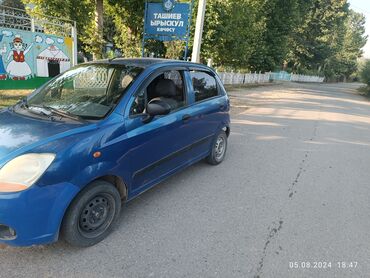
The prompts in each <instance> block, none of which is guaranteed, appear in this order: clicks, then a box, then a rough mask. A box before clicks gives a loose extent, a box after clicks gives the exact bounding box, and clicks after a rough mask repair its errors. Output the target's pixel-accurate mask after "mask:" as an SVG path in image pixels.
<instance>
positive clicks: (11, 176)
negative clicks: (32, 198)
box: [0, 153, 55, 192]
mask: <svg viewBox="0 0 370 278" xmlns="http://www.w3.org/2000/svg"><path fill="white" fill-rule="evenodd" d="M54 159H55V154H49V153H44V154H37V153H30V154H25V155H21V156H18V157H16V158H14V159H13V160H11V161H9V162H8V163H7V164H5V165H4V167H3V168H1V169H0V192H18V191H22V190H26V189H27V188H29V187H30V186H31V185H33V184H34V183H35V182H36V181H37V180H38V179H39V178H40V177H41V176H42V175H43V174H44V172H45V171H46V169H47V168H48V167H49V166H50V164H51V163H52V162H53V160H54Z"/></svg>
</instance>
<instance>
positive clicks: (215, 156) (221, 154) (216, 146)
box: [207, 131, 227, 165]
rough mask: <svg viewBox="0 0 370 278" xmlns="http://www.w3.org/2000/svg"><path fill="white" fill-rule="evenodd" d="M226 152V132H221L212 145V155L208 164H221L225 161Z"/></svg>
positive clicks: (208, 159) (208, 158)
mask: <svg viewBox="0 0 370 278" xmlns="http://www.w3.org/2000/svg"><path fill="white" fill-rule="evenodd" d="M220 148H222V149H220ZM226 151H227V135H226V133H225V131H221V132H220V133H219V134H218V135H217V137H216V138H215V140H214V141H213V143H212V147H211V153H210V154H209V156H208V157H207V162H208V163H209V164H211V165H218V164H220V163H221V162H222V161H223V160H224V159H225V155H226Z"/></svg>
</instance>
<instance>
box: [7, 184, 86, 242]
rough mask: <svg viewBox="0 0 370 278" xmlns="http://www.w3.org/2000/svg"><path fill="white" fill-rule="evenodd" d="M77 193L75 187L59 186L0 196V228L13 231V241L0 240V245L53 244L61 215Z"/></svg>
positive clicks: (68, 185)
mask: <svg viewBox="0 0 370 278" xmlns="http://www.w3.org/2000/svg"><path fill="white" fill-rule="evenodd" d="M78 192H79V187H77V186H75V185H73V184H70V183H60V184H55V185H49V186H45V187H38V186H32V187H31V188H30V189H28V190H25V191H22V192H17V193H0V225H5V226H8V227H11V228H12V229H14V230H15V232H16V236H15V238H13V239H9V240H4V239H0V243H5V244H8V245H13V246H30V245H34V244H47V243H52V242H54V241H57V240H58V236H59V228H60V225H61V222H62V220H63V216H64V213H65V211H66V209H67V208H68V206H69V204H70V203H71V201H72V200H73V198H74V197H75V196H76V195H77V193H78Z"/></svg>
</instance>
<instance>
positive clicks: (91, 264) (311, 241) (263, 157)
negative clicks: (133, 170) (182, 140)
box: [0, 84, 370, 278]
mask: <svg viewBox="0 0 370 278" xmlns="http://www.w3.org/2000/svg"><path fill="white" fill-rule="evenodd" d="M356 86H357V85H343V84H342V85H340V84H331V85H314V84H284V85H275V86H267V87H259V88H255V89H248V90H243V89H241V90H238V91H234V92H232V93H231V94H230V95H231V98H232V103H233V121H232V122H233V123H232V134H231V137H230V140H229V149H228V155H227V158H226V160H225V162H224V163H223V164H222V165H220V166H217V167H212V166H208V165H207V164H205V163H198V164H197V165H194V166H193V167H191V168H190V169H188V170H186V171H185V172H183V173H180V174H178V175H176V176H174V177H173V178H171V179H169V180H168V181H166V182H164V183H162V184H160V185H159V186H157V187H155V188H154V189H152V190H150V191H148V192H146V193H145V194H143V195H141V196H140V197H139V198H137V199H136V200H134V201H132V202H131V203H129V204H127V205H126V206H125V208H124V211H123V214H122V216H121V218H120V223H119V227H118V228H117V229H116V230H115V231H114V233H113V234H112V235H111V236H110V237H109V238H108V239H107V240H105V241H104V242H102V243H101V244H98V245H97V246H94V247H92V248H89V249H76V248H71V247H69V246H67V245H66V244H64V243H62V242H60V243H57V244H53V245H50V246H43V247H30V248H24V249H20V248H10V247H6V248H3V249H0V277H37V278H39V277H127V278H131V277H171V278H173V277H202V278H203V277H222V278H224V277H225V278H229V277H368V276H369V273H370V240H369V235H370V217H369V216H370V102H369V101H368V100H366V99H365V98H363V97H361V96H358V95H356V93H355V90H354V88H355V87H356ZM294 262H296V263H297V264H296V265H295V266H298V267H299V268H291V267H290V266H292V265H293V266H294ZM338 262H346V263H347V265H345V266H346V268H340V267H339V265H338ZM350 262H353V264H352V268H351V267H350V266H351V265H350V264H349V263H350ZM290 263H291V264H290ZM308 263H310V265H308ZM329 263H331V267H329ZM340 265H341V266H344V265H342V264H340ZM308 266H310V268H308ZM325 266H326V268H325V269H324V267H325ZM355 266H356V267H355Z"/></svg>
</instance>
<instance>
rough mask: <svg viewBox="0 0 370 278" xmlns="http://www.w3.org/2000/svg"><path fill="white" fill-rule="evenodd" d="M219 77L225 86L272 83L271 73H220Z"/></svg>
mask: <svg viewBox="0 0 370 278" xmlns="http://www.w3.org/2000/svg"><path fill="white" fill-rule="evenodd" d="M218 75H219V76H220V78H221V81H222V82H223V83H224V84H225V85H232V84H251V83H268V82H270V73H269V72H268V73H257V72H255V73H246V74H244V73H235V72H219V73H218Z"/></svg>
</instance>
